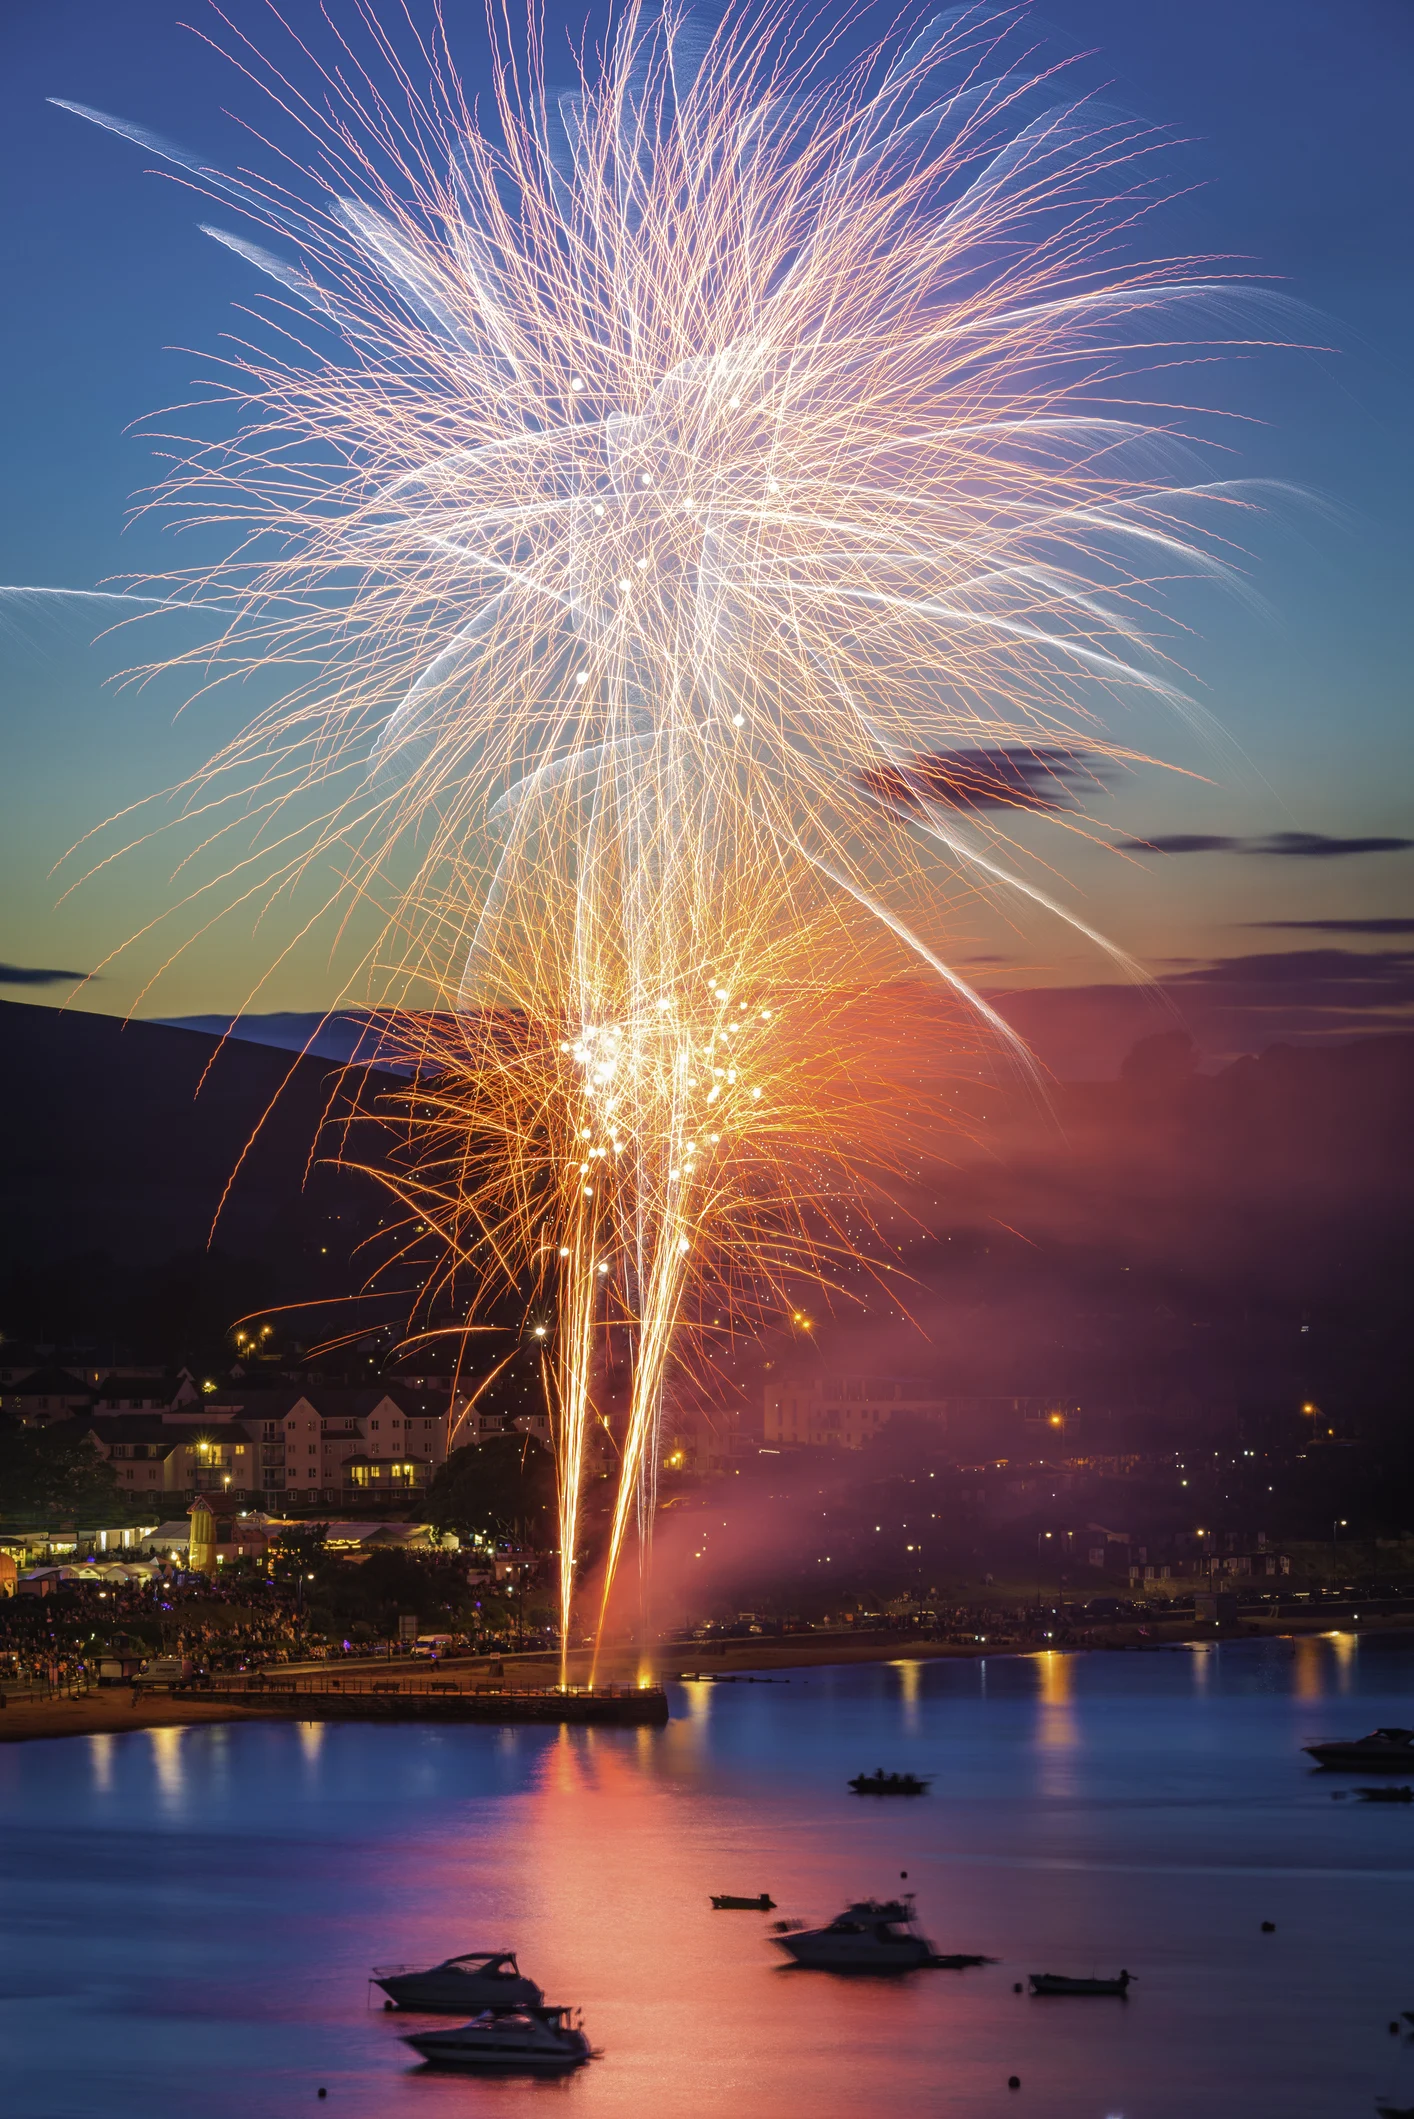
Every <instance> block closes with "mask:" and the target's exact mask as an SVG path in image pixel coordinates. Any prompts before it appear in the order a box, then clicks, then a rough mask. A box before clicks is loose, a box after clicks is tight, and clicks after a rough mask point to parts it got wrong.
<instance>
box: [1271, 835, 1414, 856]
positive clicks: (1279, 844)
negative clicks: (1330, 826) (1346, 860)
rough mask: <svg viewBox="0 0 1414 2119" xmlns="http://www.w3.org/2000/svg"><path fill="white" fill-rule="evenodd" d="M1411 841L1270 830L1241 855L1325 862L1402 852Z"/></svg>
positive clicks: (1413, 840)
mask: <svg viewBox="0 0 1414 2119" xmlns="http://www.w3.org/2000/svg"><path fill="white" fill-rule="evenodd" d="M1410 846H1414V839H1328V838H1327V837H1326V835H1325V833H1324V832H1322V831H1274V832H1272V833H1271V834H1270V836H1269V837H1268V838H1265V839H1252V840H1249V841H1248V843H1247V844H1246V845H1245V846H1244V847H1243V849H1242V850H1243V852H1244V853H1274V854H1286V855H1288V856H1290V857H1291V858H1293V859H1295V860H1298V861H1329V860H1331V859H1332V858H1334V857H1335V856H1337V855H1340V854H1349V853H1403V852H1404V850H1405V848H1406V847H1410Z"/></svg>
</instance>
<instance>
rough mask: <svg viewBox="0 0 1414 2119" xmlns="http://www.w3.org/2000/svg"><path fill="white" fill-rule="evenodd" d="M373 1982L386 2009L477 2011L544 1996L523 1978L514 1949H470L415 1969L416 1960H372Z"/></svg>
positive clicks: (523, 2004) (534, 2002)
mask: <svg viewBox="0 0 1414 2119" xmlns="http://www.w3.org/2000/svg"><path fill="white" fill-rule="evenodd" d="M370 1976H371V1978H372V1980H373V1984H374V1985H375V1986H376V1987H381V1988H382V1989H383V1992H384V1993H385V1994H386V1995H387V1997H388V2000H387V2004H386V2006H387V2007H388V2008H390V2009H422V2010H424V2011H425V2012H426V2013H427V2014H428V2015H429V2016H477V2015H480V2014H481V2013H482V2012H483V2011H484V2010H486V2009H492V2010H496V2009H523V2008H532V2009H533V2008H538V2007H539V2006H540V2004H541V2003H542V2002H543V2001H544V1999H545V1996H544V1994H543V1993H542V1992H541V1990H540V1988H539V1987H538V1986H537V1985H536V1984H535V1981H534V1980H533V1979H527V1978H526V1976H525V1974H524V1973H523V1972H522V1971H521V1969H520V1966H519V1965H518V1964H517V1963H516V1960H515V1952H514V1951H513V1950H468V1951H467V1952H466V1953H465V1954H464V1955H463V1956H461V1957H445V1958H443V1960H442V1962H441V1964H435V1965H429V1966H428V1967H427V1968H426V1969H425V1970H421V1971H419V1970H418V1968H417V1967H416V1966H415V1965H407V1964H395V1965H375V1966H374V1968H373V1971H372V1974H371V1975H370Z"/></svg>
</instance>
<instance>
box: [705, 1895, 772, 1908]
mask: <svg viewBox="0 0 1414 2119" xmlns="http://www.w3.org/2000/svg"><path fill="white" fill-rule="evenodd" d="M712 1903H713V1905H714V1906H715V1907H716V1909H717V1911H718V1912H719V1913H774V1912H775V1910H776V1901H775V1899H774V1898H772V1896H771V1894H770V1892H769V1891H762V1892H759V1893H758V1894H757V1896H756V1897H755V1898H733V1897H732V1896H731V1894H730V1892H723V1893H722V1894H721V1896H720V1897H716V1898H714V1899H713V1900H712Z"/></svg>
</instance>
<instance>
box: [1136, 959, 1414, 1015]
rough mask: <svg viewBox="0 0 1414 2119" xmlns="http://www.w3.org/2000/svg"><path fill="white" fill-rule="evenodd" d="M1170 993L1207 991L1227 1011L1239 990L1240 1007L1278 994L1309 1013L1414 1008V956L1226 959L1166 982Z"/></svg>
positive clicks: (1200, 966) (1217, 1004)
mask: <svg viewBox="0 0 1414 2119" xmlns="http://www.w3.org/2000/svg"><path fill="white" fill-rule="evenodd" d="M1163 984H1164V986H1165V988H1166V989H1167V990H1169V991H1171V992H1172V991H1175V990H1178V989H1187V988H1192V987H1194V986H1201V987H1205V988H1207V989H1208V990H1209V992H1210V994H1211V995H1212V996H1213V1005H1216V1006H1219V1007H1225V1006H1227V1005H1229V1004H1228V1002H1227V1000H1226V998H1225V995H1226V993H1227V992H1228V991H1229V990H1232V989H1236V991H1237V993H1238V996H1239V1003H1238V1004H1239V1005H1241V1006H1243V1007H1249V1006H1251V1005H1252V1004H1253V1003H1254V1001H1255V1002H1257V1003H1258V1004H1260V1002H1261V1000H1262V997H1263V995H1264V994H1267V993H1269V992H1274V993H1276V994H1277V995H1279V996H1280V997H1281V998H1282V999H1283V1000H1285V997H1286V996H1288V995H1289V994H1291V993H1292V992H1295V993H1296V994H1297V995H1298V996H1299V999H1300V1003H1301V1005H1302V1006H1303V1007H1304V1008H1306V1009H1307V1010H1312V1009H1323V1008H1335V1009H1351V1008H1356V1009H1366V1008H1370V1007H1378V1008H1411V1007H1414V950H1408V949H1370V950H1355V949H1290V950H1282V951H1280V952H1276V951H1273V952H1270V953H1268V952H1263V953H1260V954H1256V955H1252V956H1236V957H1223V958H1221V959H1220V960H1219V961H1218V962H1217V963H1214V964H1202V965H1199V966H1198V967H1197V968H1196V969H1194V970H1192V971H1179V972H1175V973H1174V974H1173V975H1172V976H1171V977H1169V978H1166V979H1165V980H1164V981H1163Z"/></svg>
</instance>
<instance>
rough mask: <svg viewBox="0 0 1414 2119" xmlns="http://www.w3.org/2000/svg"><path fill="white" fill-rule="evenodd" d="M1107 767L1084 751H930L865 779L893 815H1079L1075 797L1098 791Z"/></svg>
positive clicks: (1021, 747) (1008, 747)
mask: <svg viewBox="0 0 1414 2119" xmlns="http://www.w3.org/2000/svg"><path fill="white" fill-rule="evenodd" d="M1102 777H1103V763H1102V761H1101V760H1099V759H1096V758H1091V757H1089V756H1087V755H1086V753H1084V752H1083V751H1074V750H1064V749H1060V748H1055V747H1051V748H1046V747H1041V748H1035V749H1033V748H1029V747H1028V746H1026V745H1024V744H1003V745H999V746H998V748H997V749H995V750H944V751H928V752H924V753H922V754H921V755H920V756H918V757H916V758H914V759H913V760H912V761H911V763H909V764H908V765H883V766H880V767H878V768H877V769H876V770H871V771H869V772H864V773H861V774H860V779H861V781H862V783H863V784H864V786H865V787H867V788H868V789H869V791H870V793H871V794H874V795H878V796H879V798H880V800H881V801H883V802H886V803H887V804H888V806H889V807H890V808H891V809H897V810H908V809H916V808H917V807H918V806H919V804H920V803H921V802H924V801H928V802H941V803H944V804H945V805H946V806H947V807H948V808H949V809H969V810H978V809H1037V810H1042V811H1052V812H1054V811H1056V810H1062V809H1074V808H1075V806H1076V804H1075V796H1074V791H1075V789H1076V788H1077V787H1080V786H1084V787H1088V788H1090V789H1091V790H1092V791H1093V790H1094V789H1095V788H1096V787H1097V786H1098V785H1099V784H1100V782H1101V779H1102Z"/></svg>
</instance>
